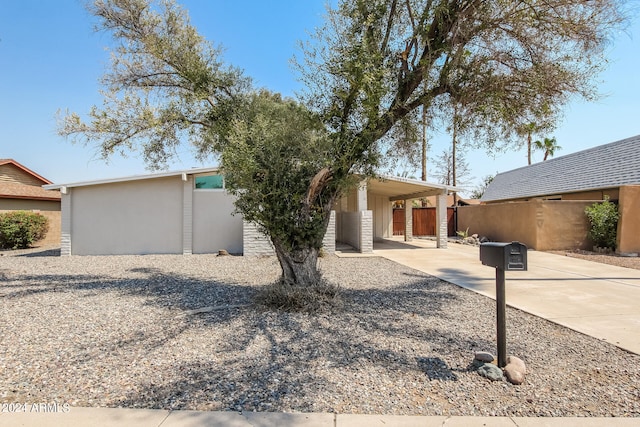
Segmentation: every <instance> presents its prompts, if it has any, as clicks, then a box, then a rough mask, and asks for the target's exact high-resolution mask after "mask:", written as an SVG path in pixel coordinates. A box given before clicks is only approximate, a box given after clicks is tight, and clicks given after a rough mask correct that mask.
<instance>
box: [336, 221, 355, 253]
mask: <svg viewBox="0 0 640 427" xmlns="http://www.w3.org/2000/svg"><path fill="white" fill-rule="evenodd" d="M337 220H338V222H339V223H340V235H339V236H338V238H337V240H338V241H340V242H343V243H346V244H348V245H349V246H352V247H353V248H355V249H357V250H359V249H360V213H359V212H339V213H338V214H337Z"/></svg>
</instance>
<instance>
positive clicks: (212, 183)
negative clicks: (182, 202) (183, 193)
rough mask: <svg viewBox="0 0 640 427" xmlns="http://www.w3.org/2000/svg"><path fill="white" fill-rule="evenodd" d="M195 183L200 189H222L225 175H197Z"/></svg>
mask: <svg viewBox="0 0 640 427" xmlns="http://www.w3.org/2000/svg"><path fill="white" fill-rule="evenodd" d="M195 183H196V188H197V189H199V190H221V189H223V188H224V176H222V175H207V176H196V179H195Z"/></svg>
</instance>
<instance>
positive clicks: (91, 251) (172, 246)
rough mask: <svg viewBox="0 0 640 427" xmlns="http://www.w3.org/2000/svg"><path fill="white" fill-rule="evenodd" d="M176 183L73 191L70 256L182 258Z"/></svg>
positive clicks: (179, 190) (176, 180) (159, 181)
mask: <svg viewBox="0 0 640 427" xmlns="http://www.w3.org/2000/svg"><path fill="white" fill-rule="evenodd" d="M182 188H183V183H182V180H181V179H180V177H169V178H159V179H153V180H140V181H129V182H121V183H112V184H102V185H93V186H88V187H74V188H71V189H69V191H70V192H71V212H70V213H71V253H72V254H77V255H109V254H148V253H182V237H183V236H182V231H183V229H182V214H183V207H182V191H183V190H182Z"/></svg>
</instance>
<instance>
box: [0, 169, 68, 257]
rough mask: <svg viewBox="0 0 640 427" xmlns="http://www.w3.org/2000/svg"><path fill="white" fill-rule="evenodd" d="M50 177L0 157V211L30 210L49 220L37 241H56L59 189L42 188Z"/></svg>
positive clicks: (58, 227)
mask: <svg viewBox="0 0 640 427" xmlns="http://www.w3.org/2000/svg"><path fill="white" fill-rule="evenodd" d="M47 184H51V181H49V180H48V179H46V178H44V177H42V176H40V175H38V174H37V173H35V172H34V171H32V170H31V169H29V168H27V167H26V166H24V165H22V164H20V163H18V162H17V161H15V160H13V159H0V212H8V211H31V212H37V213H40V214H42V215H44V216H45V217H47V219H48V220H49V231H48V233H47V235H46V236H45V238H44V239H43V240H41V241H40V242H38V244H52V245H53V244H58V243H59V242H60V192H59V191H57V190H45V189H44V188H42V186H43V185H47Z"/></svg>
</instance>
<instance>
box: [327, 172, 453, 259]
mask: <svg viewBox="0 0 640 427" xmlns="http://www.w3.org/2000/svg"><path fill="white" fill-rule="evenodd" d="M456 191H460V189H459V188H457V187H453V186H449V185H442V184H434V183H429V182H425V181H418V180H413V179H407V178H400V177H393V176H380V177H377V178H370V179H366V180H362V182H361V183H360V186H359V187H358V188H356V189H353V190H352V191H350V192H349V193H348V194H347V195H345V196H344V197H343V198H342V199H340V200H339V202H338V203H337V204H336V206H335V211H336V241H337V242H339V243H344V244H348V245H350V246H352V247H353V248H354V249H356V250H357V251H359V252H362V253H370V252H372V251H373V243H374V241H382V240H384V239H390V238H392V237H393V202H394V201H398V200H402V201H404V203H405V206H411V205H412V201H413V200H415V199H419V198H422V197H428V196H436V242H437V247H438V248H446V247H447V195H448V194H450V193H453V192H456ZM412 221H413V219H412V215H411V209H405V236H404V239H405V241H411V240H412V238H413V236H412V228H413V224H412Z"/></svg>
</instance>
